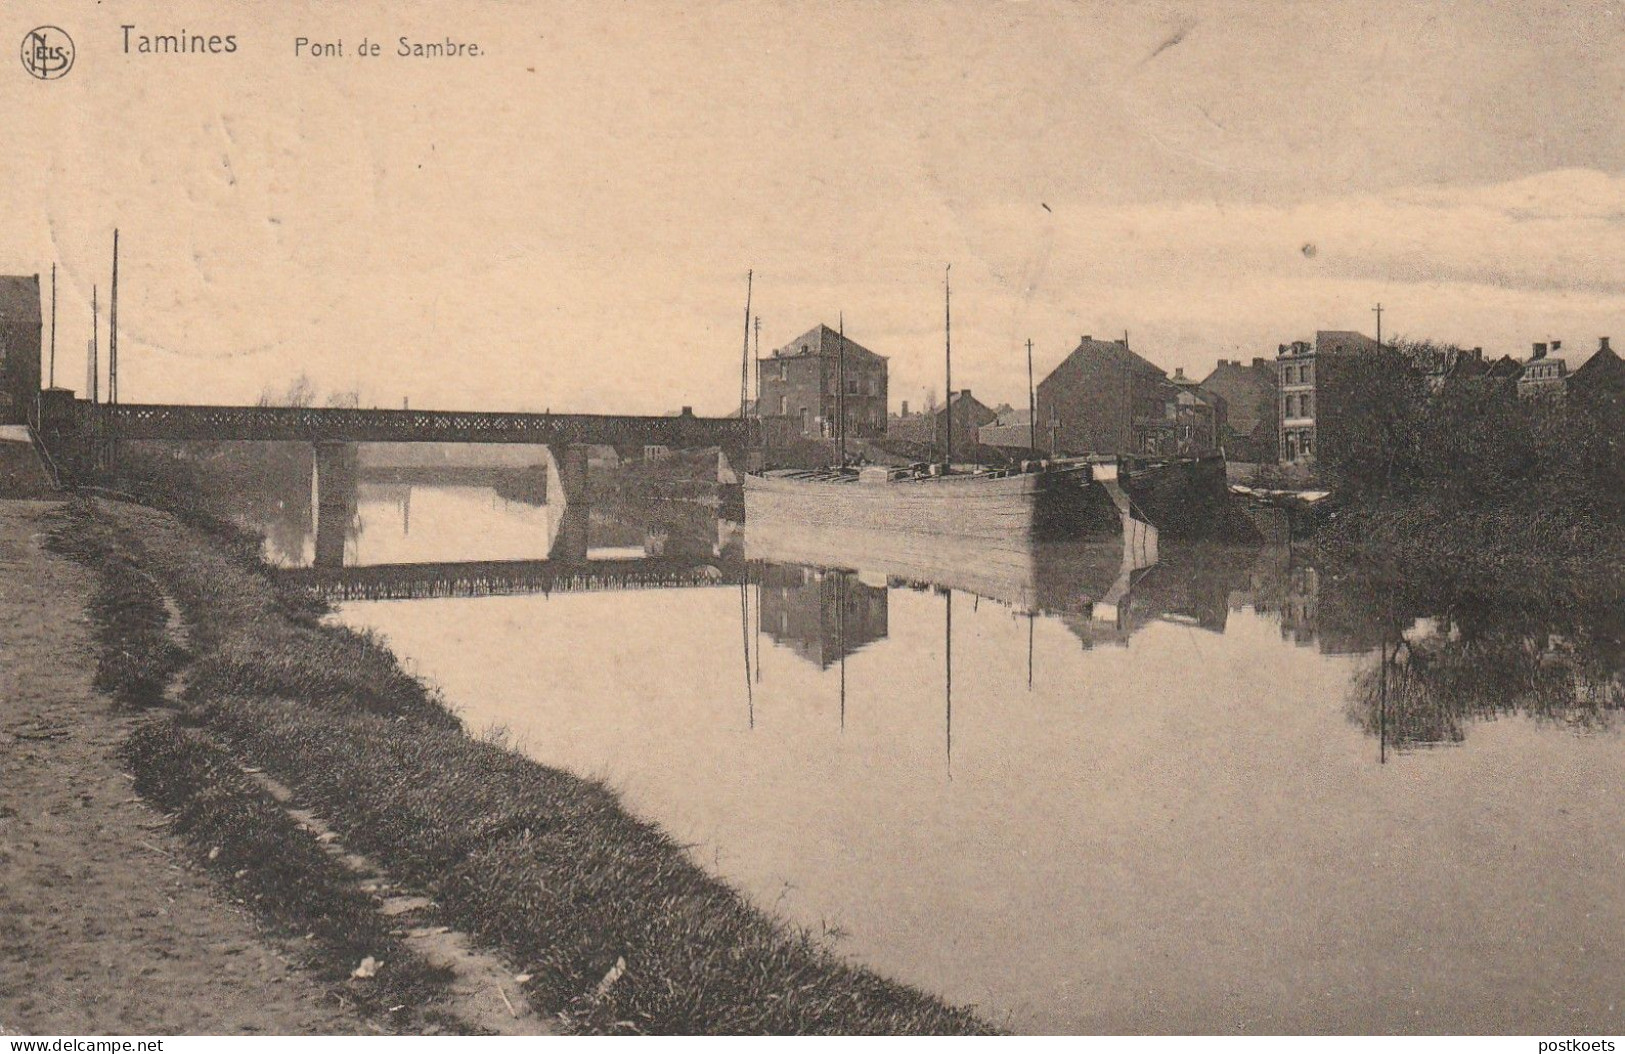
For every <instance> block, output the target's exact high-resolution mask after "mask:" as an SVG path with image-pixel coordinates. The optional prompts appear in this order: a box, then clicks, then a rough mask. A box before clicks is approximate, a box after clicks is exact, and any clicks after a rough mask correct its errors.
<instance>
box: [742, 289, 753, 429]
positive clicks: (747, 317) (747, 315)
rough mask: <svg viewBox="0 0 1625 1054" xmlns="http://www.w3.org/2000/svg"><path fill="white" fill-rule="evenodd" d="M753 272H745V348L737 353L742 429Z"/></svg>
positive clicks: (746, 396)
mask: <svg viewBox="0 0 1625 1054" xmlns="http://www.w3.org/2000/svg"><path fill="white" fill-rule="evenodd" d="M754 275H755V272H754V271H746V272H745V346H744V348H743V350H741V351H740V353H739V420H740V422H741V425H740V427H744V425H743V422H744V420H745V405H746V403H748V402H749V401H750V293H751V279H752V277H753V276H754Z"/></svg>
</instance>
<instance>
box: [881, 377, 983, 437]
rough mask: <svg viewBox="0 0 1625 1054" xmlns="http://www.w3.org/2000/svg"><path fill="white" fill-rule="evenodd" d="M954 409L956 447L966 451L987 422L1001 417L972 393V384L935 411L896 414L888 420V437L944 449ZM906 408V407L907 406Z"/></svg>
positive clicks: (955, 393) (956, 393) (905, 408)
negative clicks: (950, 413) (950, 411)
mask: <svg viewBox="0 0 1625 1054" xmlns="http://www.w3.org/2000/svg"><path fill="white" fill-rule="evenodd" d="M950 407H951V408H952V411H953V422H954V432H953V442H954V451H955V452H956V453H963V452H964V451H965V450H966V449H967V448H969V447H971V446H974V445H975V444H976V443H977V442H978V438H977V436H978V433H979V432H980V430H981V428H982V427H983V426H984V425H991V424H992V423H993V422H994V421H995V420H997V419H998V415H997V414H996V413H994V412H993V410H992V409H990V408H989V407H988V406H987V405H986V404H985V403H983V402H981V401H980V400H978V399H977V398H976V397H975V396H973V395H972V394H971V393H970V389H969V388H965V389H963V390H961V391H957V392H954V393H953V395H952V396H951V397H950V398H949V400H948V405H947V406H939V407H937V409H936V410H935V411H932V412H928V413H923V414H914V415H912V416H909V415H908V414H906V413H905V414H904V415H903V416H902V417H893V418H892V419H891V421H890V422H889V423H888V426H887V430H886V438H887V439H892V440H898V441H900V442H904V443H919V444H920V445H922V446H930V447H933V448H935V449H938V450H940V449H942V448H943V446H944V445H945V444H946V443H947V441H948V435H947V432H948V413H949V408H950ZM904 410H905V411H906V410H907V407H906V406H905V407H904Z"/></svg>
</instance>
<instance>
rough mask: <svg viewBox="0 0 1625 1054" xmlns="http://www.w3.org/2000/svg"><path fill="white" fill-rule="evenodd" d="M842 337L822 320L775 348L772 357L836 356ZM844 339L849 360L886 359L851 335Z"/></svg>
mask: <svg viewBox="0 0 1625 1054" xmlns="http://www.w3.org/2000/svg"><path fill="white" fill-rule="evenodd" d="M842 339H843V338H842V337H841V335H840V333H838V332H836V331H835V330H833V329H830V328H829V327H828V326H826V325H824V324H823V323H822V322H820V323H819V324H818V325H816V326H814V327H813V328H812V329H809V330H808V331H807V332H805V333H803V334H802V335H801V336H799V337H797V338H796V339H795V340H792V341H789V342H788V343H786V344H784V345H783V346H781V347H778V348H774V349H773V355H772V357H773V358H775V359H799V358H801V357H803V356H806V357H808V358H811V357H814V356H823V357H827V358H836V357H838V356H839V355H840V354H841V341H842ZM844 339H845V341H846V357H847V361H849V362H851V361H859V362H861V361H864V360H869V361H873V362H885V361H886V356H884V355H876V354H875V353H874V352H872V351H870V350H869V349H868V348H866V347H864V346H863V345H862V344H859V343H858V342H857V341H855V340H853V339H852V338H851V337H846V338H844ZM762 361H763V362H767V361H769V360H767V359H763V360H762Z"/></svg>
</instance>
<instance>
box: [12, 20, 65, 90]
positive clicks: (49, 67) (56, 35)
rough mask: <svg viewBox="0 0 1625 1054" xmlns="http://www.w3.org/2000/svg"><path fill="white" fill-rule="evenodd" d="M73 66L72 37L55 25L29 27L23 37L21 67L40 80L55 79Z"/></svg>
mask: <svg viewBox="0 0 1625 1054" xmlns="http://www.w3.org/2000/svg"><path fill="white" fill-rule="evenodd" d="M72 68H73V38H72V37H70V36H68V34H67V33H65V32H63V31H62V30H60V29H58V28H57V27H55V26H40V27H39V28H38V29H31V30H29V31H28V35H27V36H25V37H23V69H25V70H27V71H28V72H29V74H30V75H32V76H35V77H38V78H39V79H40V80H42V81H50V80H56V79H57V78H58V77H61V76H63V75H64V74H66V73H67V72H68V71H69V70H70V69H72Z"/></svg>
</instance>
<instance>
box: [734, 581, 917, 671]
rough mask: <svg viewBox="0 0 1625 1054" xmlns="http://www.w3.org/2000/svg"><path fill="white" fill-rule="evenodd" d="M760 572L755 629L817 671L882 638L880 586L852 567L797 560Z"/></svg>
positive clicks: (882, 593) (883, 590)
mask: <svg viewBox="0 0 1625 1054" xmlns="http://www.w3.org/2000/svg"><path fill="white" fill-rule="evenodd" d="M761 574H762V578H761V583H760V585H761V593H760V596H761V606H760V608H759V609H758V610H757V615H756V617H757V624H758V626H759V628H760V629H761V631H762V632H763V633H766V634H767V635H768V636H769V637H770V638H772V639H773V640H774V641H775V642H776V643H778V644H781V645H783V646H785V647H787V648H789V649H790V650H791V651H793V652H795V653H796V654H797V655H799V656H801V657H802V658H803V659H806V660H807V661H808V662H810V663H812V664H813V665H815V666H817V667H818V668H819V669H821V670H826V669H828V668H829V667H831V666H833V665H834V664H835V663H837V662H840V661H841V658H842V657H843V656H846V655H851V654H852V653H853V652H856V651H857V650H858V649H860V648H862V647H864V646H865V645H868V644H872V643H874V642H875V641H877V640H884V639H885V638H886V629H887V601H888V593H887V590H886V588H885V586H884V585H883V584H882V585H870V584H867V583H865V582H864V581H862V579H860V578H859V576H858V575H857V574H856V573H854V572H851V571H824V570H820V569H818V568H813V567H803V566H800V565H797V564H768V565H766V566H765V567H764V568H763V569H762V572H761Z"/></svg>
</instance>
